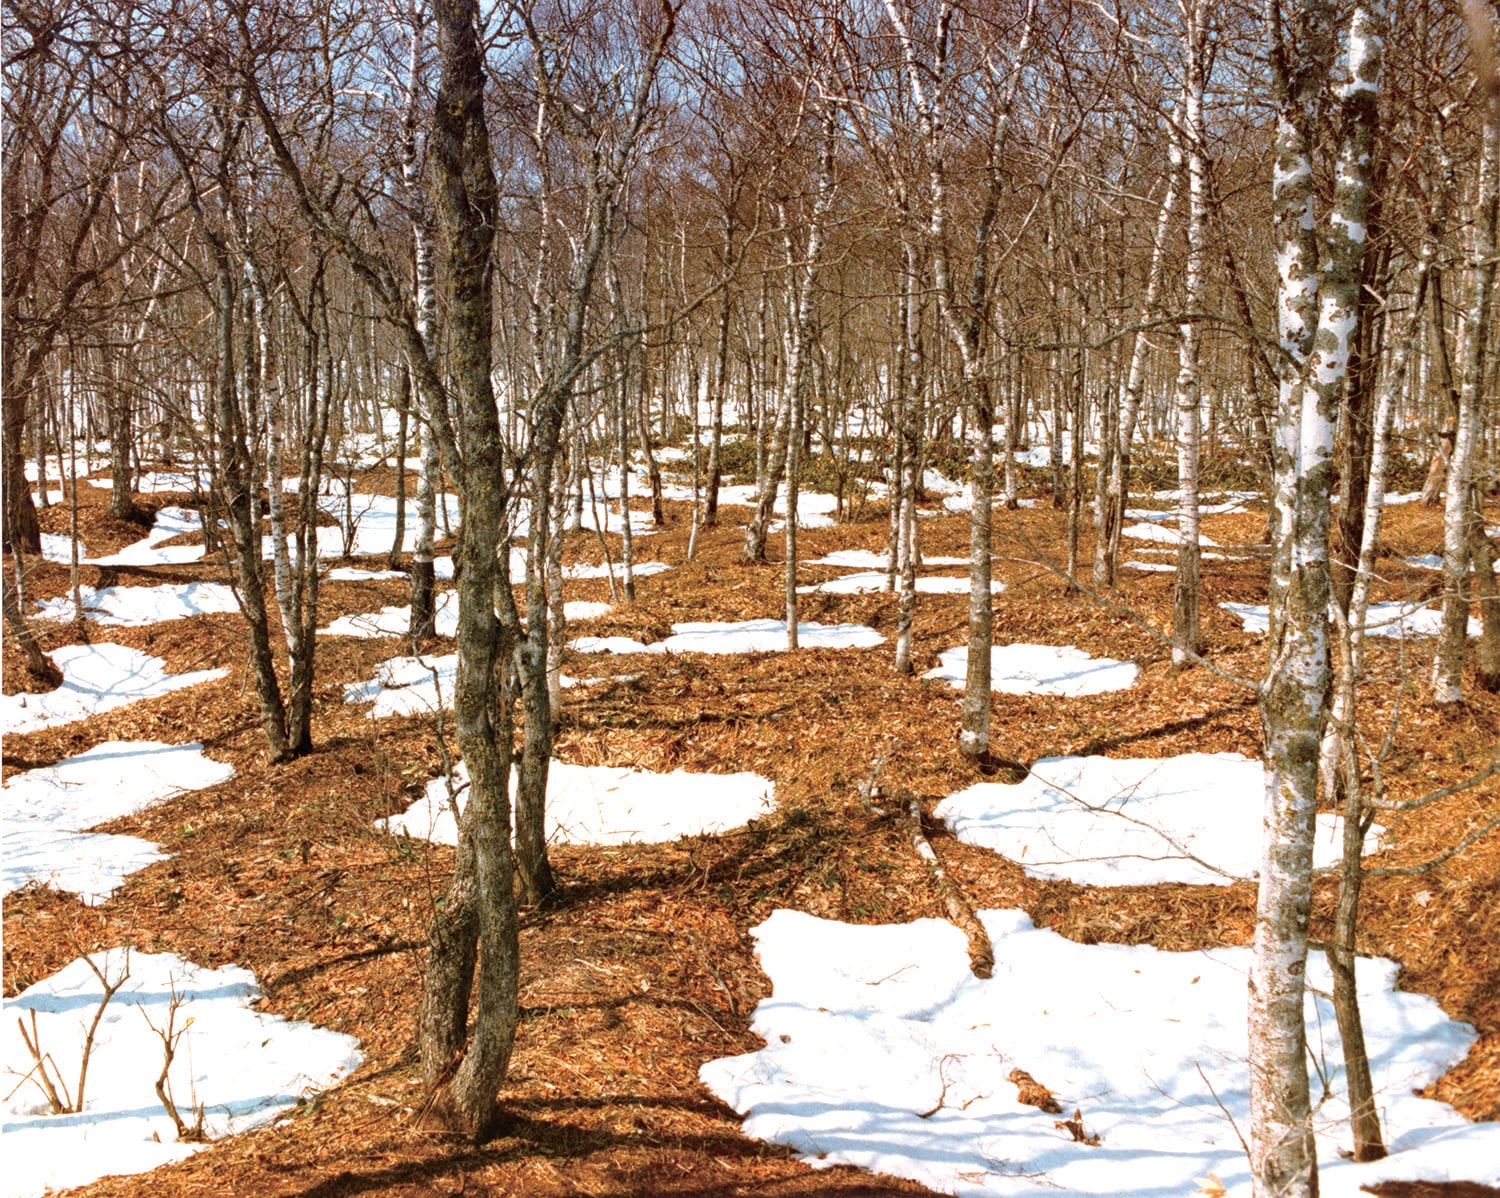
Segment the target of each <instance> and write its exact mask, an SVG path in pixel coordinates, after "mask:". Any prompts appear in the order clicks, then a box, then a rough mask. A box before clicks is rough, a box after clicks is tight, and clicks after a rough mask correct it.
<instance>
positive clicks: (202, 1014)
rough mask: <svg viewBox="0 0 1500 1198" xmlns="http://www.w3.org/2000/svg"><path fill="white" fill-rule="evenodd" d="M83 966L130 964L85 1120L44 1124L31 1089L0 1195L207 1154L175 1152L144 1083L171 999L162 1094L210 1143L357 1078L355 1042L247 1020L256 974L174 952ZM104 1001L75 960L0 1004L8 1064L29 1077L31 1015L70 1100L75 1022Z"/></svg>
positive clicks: (11, 1124)
mask: <svg viewBox="0 0 1500 1198" xmlns="http://www.w3.org/2000/svg"><path fill="white" fill-rule="evenodd" d="M91 959H92V960H93V961H94V962H95V964H96V965H97V966H98V967H99V969H100V970H101V972H103V973H104V975H105V976H106V977H107V978H109V979H110V981H111V982H114V981H115V980H117V979H118V978H119V977H120V975H121V974H122V973H123V972H124V970H125V967H126V965H127V963H128V966H129V971H130V977H129V979H128V980H127V981H126V982H125V983H124V985H123V986H122V987H121V989H120V990H119V992H118V993H117V994H116V995H115V996H114V998H113V999H112V1000H111V1001H110V1003H109V1005H108V1006H107V1007H106V1008H105V1009H104V1015H103V1018H102V1019H101V1020H100V1023H99V1029H98V1032H97V1034H96V1036H95V1040H94V1047H93V1052H92V1053H91V1055H90V1057H89V1071H88V1087H87V1090H86V1092H85V1101H84V1110H83V1112H82V1113H81V1114H77V1115H50V1114H47V1113H46V1111H47V1107H46V1105H45V1103H43V1102H40V1101H39V1100H40V1098H41V1095H40V1093H39V1091H38V1089H37V1088H36V1087H35V1086H34V1085H30V1084H26V1085H22V1086H20V1087H18V1088H17V1089H16V1090H15V1092H14V1093H12V1094H11V1095H10V1097H9V1098H8V1099H7V1100H6V1102H5V1112H6V1117H5V1129H4V1130H5V1157H6V1168H5V1179H4V1181H3V1182H0V1194H4V1195H5V1196H6V1198H31V1196H32V1195H39V1194H42V1193H43V1192H45V1191H47V1190H51V1189H58V1188H64V1187H71V1186H78V1185H84V1184H86V1183H88V1182H90V1181H93V1180H94V1179H95V1178H99V1177H104V1176H106V1175H109V1174H122V1173H144V1172H146V1171H147V1170H149V1169H154V1168H156V1167H157V1166H158V1165H164V1164H168V1163H171V1162H173V1161H180V1160H182V1159H184V1158H185V1157H187V1156H190V1155H191V1154H192V1153H194V1152H196V1151H197V1150H198V1149H199V1148H200V1147H202V1145H198V1144H179V1143H177V1132H176V1129H175V1128H174V1127H173V1125H172V1122H171V1120H170V1119H169V1118H168V1117H167V1115H166V1113H165V1111H164V1110H163V1109H162V1107H161V1104H160V1103H159V1102H158V1101H157V1098H156V1094H155V1092H154V1091H153V1089H152V1084H153V1082H154V1081H155V1080H156V1077H157V1075H158V1074H159V1073H160V1072H161V1064H162V1046H161V1041H160V1039H159V1038H158V1037H157V1035H156V1033H155V1032H154V1031H153V1030H152V1025H155V1026H156V1027H158V1028H163V1029H165V1027H166V1025H167V1015H168V1009H169V1006H170V1004H171V1002H172V996H173V994H176V995H177V996H178V998H180V999H181V1004H182V1005H181V1008H180V1009H179V1010H178V1012H177V1015H176V1019H175V1026H176V1028H178V1029H182V1028H184V1027H186V1029H187V1030H186V1031H185V1032H184V1033H183V1037H182V1040H181V1041H180V1043H179V1045H178V1051H177V1057H176V1060H175V1061H173V1064H172V1072H171V1089H172V1094H173V1097H174V1098H175V1100H176V1102H177V1104H178V1109H179V1111H180V1112H181V1113H182V1114H183V1116H184V1117H185V1118H186V1119H188V1120H189V1121H191V1119H192V1115H191V1114H190V1113H189V1111H188V1105H189V1103H190V1102H191V1100H192V1098H193V1096H195V1095H196V1099H197V1101H198V1102H199V1103H201V1104H202V1107H203V1111H204V1116H205V1118H204V1128H205V1130H206V1131H207V1133H208V1134H209V1136H210V1137H211V1138H213V1139H218V1138H221V1137H223V1136H226V1135H232V1134H234V1133H235V1132H240V1131H245V1130H247V1129H248V1128H251V1127H255V1126H257V1125H259V1124H262V1123H265V1122H267V1121H269V1120H270V1119H271V1118H272V1117H273V1116H274V1115H275V1114H276V1112H277V1111H279V1110H282V1109H284V1108H286V1107H290V1106H292V1105H294V1104H295V1103H297V1102H299V1101H302V1100H303V1099H305V1098H306V1097H307V1096H309V1095H311V1094H313V1093H315V1092H317V1091H318V1090H321V1089H324V1088H326V1087H327V1086H329V1085H330V1084H331V1083H333V1082H336V1081H338V1080H339V1079H341V1078H343V1077H344V1076H346V1075H347V1074H349V1073H350V1072H352V1071H353V1070H354V1069H356V1068H358V1067H359V1065H360V1063H361V1061H362V1059H363V1058H362V1057H361V1055H360V1052H359V1041H357V1040H355V1039H354V1038H353V1037H352V1036H345V1035H341V1034H339V1033H337V1032H331V1031H327V1030H325V1029H323V1028H318V1027H314V1026H313V1025H312V1024H309V1023H293V1022H290V1021H288V1020H285V1019H282V1018H280V1017H279V1016H276V1015H263V1014H261V1013H260V1012H258V1011H256V1010H254V1009H252V1008H253V1004H254V1003H255V1002H256V1001H257V1000H258V999H259V998H260V988H259V986H257V985H256V981H255V975H254V974H252V973H251V972H250V971H249V970H247V969H242V968H240V967H239V966H236V965H227V966H224V967H223V968H221V969H206V968H203V967H201V966H198V965H194V964H193V963H192V962H190V961H186V960H184V959H183V958H181V957H178V956H174V955H173V954H170V953H159V954H153V953H141V952H132V951H130V950H128V949H111V950H109V951H108V952H102V953H95V954H93V955H92V957H91ZM102 996H103V989H102V987H101V985H100V983H99V980H98V978H97V977H95V975H94V972H93V970H92V969H90V968H89V965H88V962H87V961H85V960H84V959H82V958H80V959H78V960H76V961H74V962H72V963H71V964H70V965H68V966H66V967H64V968H63V969H62V970H61V971H59V972H58V973H55V974H53V975H52V976H51V977H49V978H46V979H45V980H43V981H40V982H38V983H36V985H34V986H31V987H29V988H28V989H26V990H24V991H22V992H21V993H20V994H18V995H17V996H16V997H15V998H8V999H6V1000H5V1018H4V1020H3V1023H4V1028H3V1029H0V1035H3V1036H4V1049H3V1051H4V1065H5V1067H6V1069H8V1070H10V1071H12V1072H15V1073H25V1072H26V1071H27V1070H28V1069H30V1068H31V1065H32V1062H31V1058H30V1056H29V1055H28V1054H27V1052H26V1049H25V1046H24V1045H23V1044H22V1041H21V1036H20V1033H19V1032H18V1031H17V1030H16V1021H17V1018H18V1017H19V1016H20V1015H21V1013H22V1012H28V1014H27V1015H26V1023H27V1026H28V1029H29V1027H30V1023H31V1017H30V1014H29V1012H33V1011H34V1012H36V1027H37V1032H38V1034H39V1035H40V1036H41V1039H42V1044H43V1046H44V1051H46V1052H48V1053H50V1054H51V1056H52V1058H53V1060H54V1061H55V1062H56V1064H57V1066H58V1068H59V1070H60V1072H61V1075H62V1077H63V1078H65V1079H67V1081H68V1084H69V1087H70V1088H71V1087H72V1086H73V1085H74V1083H75V1082H76V1081H77V1078H78V1066H79V1061H80V1058H81V1056H82V1047H83V1036H84V1032H83V1026H82V1025H83V1024H85V1023H86V1021H88V1020H90V1019H92V1018H93V1013H94V1012H95V1011H97V1010H98V1008H99V1002H100V1000H101V998H102Z"/></svg>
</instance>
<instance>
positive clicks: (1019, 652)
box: [922, 644, 1140, 698]
mask: <svg viewBox="0 0 1500 1198" xmlns="http://www.w3.org/2000/svg"><path fill="white" fill-rule="evenodd" d="M968 668H969V650H968V649H967V648H965V647H962V646H961V647H959V648H957V649H949V650H947V651H946V652H943V653H940V654H938V666H937V668H936V669H933V670H929V671H928V672H927V673H925V674H923V675H922V677H924V678H933V679H936V680H938V681H940V682H946V683H948V684H949V685H950V686H954V687H958V688H959V689H962V688H963V686H964V684H965V674H966V671H967V670H968ZM1139 673H1140V670H1139V669H1138V668H1137V667H1136V665H1135V663H1133V662H1128V661H1115V660H1114V659H1113V658H1109V657H1090V656H1089V655H1088V654H1087V653H1085V652H1084V651H1083V650H1082V649H1075V648H1073V647H1072V646H1071V645H1024V644H1023V645H994V646H991V648H990V689H991V690H996V691H1000V692H1002V693H1004V694H1007V695H1061V696H1065V697H1068V698H1076V697H1078V696H1080V695H1098V694H1103V693H1104V692H1106V691H1118V690H1124V689H1125V688H1126V687H1128V686H1132V685H1134V684H1135V680H1136V677H1137V675H1138V674H1139Z"/></svg>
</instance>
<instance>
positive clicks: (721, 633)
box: [568, 620, 885, 653]
mask: <svg viewBox="0 0 1500 1198" xmlns="http://www.w3.org/2000/svg"><path fill="white" fill-rule="evenodd" d="M672 633H673V635H671V636H669V637H667V638H666V639H665V640H660V641H655V642H653V643H652V644H649V645H647V644H644V643H643V642H641V641H637V640H632V639H631V638H630V637H628V636H581V637H579V638H578V639H577V640H573V641H569V642H568V648H569V649H572V650H574V651H575V652H578V653H780V652H784V651H785V649H786V621H785V620H742V621H740V622H738V623H717V622H714V621H708V622H705V623H701V624H673V625H672ZM884 643H885V637H883V636H881V635H880V634H879V633H878V632H876V631H875V630H874V629H873V628H869V627H867V626H866V625H864V624H828V625H824V624H819V623H817V622H816V621H813V622H809V623H799V624H798V625H797V644H798V646H799V647H800V648H803V649H867V648H869V647H870V646H872V645H881V644H884Z"/></svg>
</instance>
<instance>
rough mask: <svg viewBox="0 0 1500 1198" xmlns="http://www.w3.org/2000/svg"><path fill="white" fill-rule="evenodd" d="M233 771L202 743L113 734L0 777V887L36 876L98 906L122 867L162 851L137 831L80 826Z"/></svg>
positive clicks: (125, 870) (131, 867)
mask: <svg viewBox="0 0 1500 1198" xmlns="http://www.w3.org/2000/svg"><path fill="white" fill-rule="evenodd" d="M233 776H234V769H233V768H232V767H230V766H228V765H225V764H224V763H222V762H219V761H214V760H212V759H210V758H208V757H205V756H204V755H203V746H202V745H196V744H195V745H167V744H162V743H160V742H158V741H117V740H112V741H106V742H105V743H104V744H102V745H96V746H95V747H94V748H92V749H90V750H89V751H88V752H87V753H80V754H79V755H78V756H76V757H69V758H67V759H65V760H63V761H59V762H58V763H57V764H56V765H49V766H44V767H42V768H40V769H34V770H29V771H27V772H26V773H24V774H18V775H16V776H15V777H13V778H12V779H11V780H10V781H9V782H7V783H6V784H5V789H4V795H5V811H4V814H3V815H0V842H3V844H4V846H5V851H4V864H3V867H0V893H3V894H9V893H10V892H11V891H13V890H19V889H20V888H21V887H22V886H25V885H26V884H27V883H29V882H40V883H42V884H43V885H45V886H52V887H54V888H55V889H58V890H65V891H68V892H69V893H72V894H76V895H78V897H79V898H80V899H81V900H82V901H83V902H85V903H87V904H88V905H89V906H97V905H98V904H99V903H102V902H103V901H104V900H105V899H107V898H108V897H109V896H110V895H111V894H113V893H114V891H115V890H116V889H118V888H119V886H120V883H121V882H122V881H123V880H124V878H125V875H126V874H130V873H134V872H135V871H136V870H137V869H141V868H144V867H145V866H147V865H149V864H151V863H152V862H153V861H159V860H161V859H162V857H163V854H162V853H161V852H160V851H159V850H158V849H157V847H156V846H155V845H154V844H152V843H150V842H149V841H146V840H141V839H139V838H138V837H134V836H115V835H109V834H106V833H87V832H84V829H85V828H92V827H94V826H95V825H96V824H105V823H108V822H109V821H111V820H115V819H119V818H121V817H122V816H126V815H132V814H134V813H135V812H137V811H140V810H142V809H144V808H146V807H150V806H152V805H153V804H155V803H159V802H161V801H162V800H163V799H166V798H169V797H171V796H172V795H174V794H178V793H180V792H182V791H185V790H201V789H203V788H204V787H205V786H214V785H216V784H218V783H220V782H223V781H226V780H227V779H229V778H232V777H233Z"/></svg>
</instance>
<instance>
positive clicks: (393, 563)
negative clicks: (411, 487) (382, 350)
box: [385, 367, 411, 570]
mask: <svg viewBox="0 0 1500 1198" xmlns="http://www.w3.org/2000/svg"><path fill="white" fill-rule="evenodd" d="M397 374H398V375H399V378H398V380H397V383H396V531H395V534H394V536H392V538H391V548H390V552H389V553H387V554H386V556H385V564H386V568H387V569H391V570H399V569H400V568H401V547H402V545H403V544H404V543H405V541H406V451H407V434H408V433H409V432H410V430H411V372H410V371H409V370H406V369H405V368H404V367H402V368H398V370H397Z"/></svg>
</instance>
